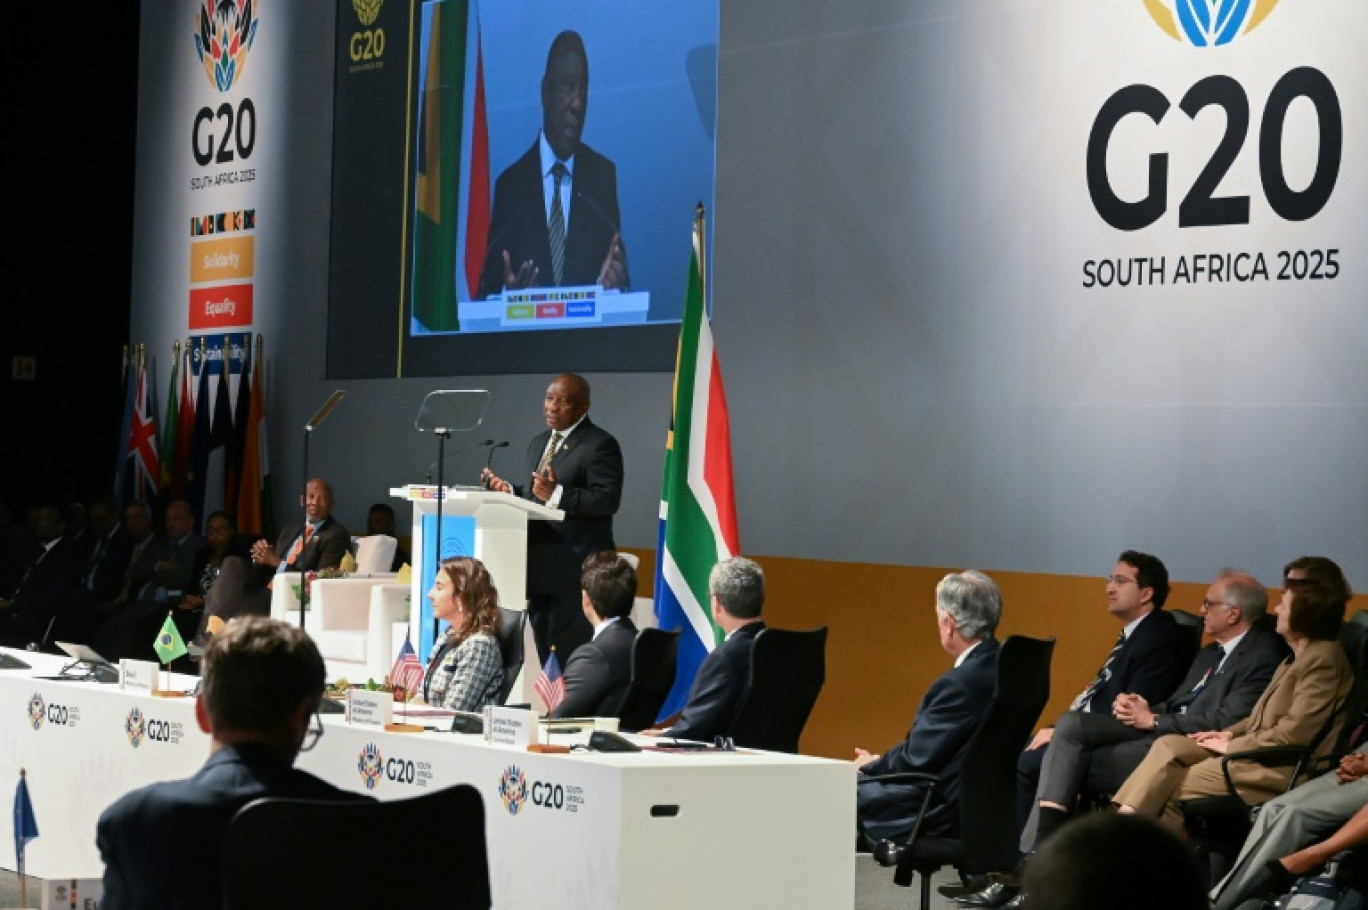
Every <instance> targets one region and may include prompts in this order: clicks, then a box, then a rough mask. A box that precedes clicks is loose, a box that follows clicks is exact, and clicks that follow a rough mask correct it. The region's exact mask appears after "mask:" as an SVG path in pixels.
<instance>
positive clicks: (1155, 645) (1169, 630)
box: [1017, 550, 1196, 827]
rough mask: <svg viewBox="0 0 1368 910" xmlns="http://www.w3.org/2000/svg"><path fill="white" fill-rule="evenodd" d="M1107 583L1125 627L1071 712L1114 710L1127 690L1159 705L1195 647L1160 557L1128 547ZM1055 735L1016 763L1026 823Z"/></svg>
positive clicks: (1048, 732) (1043, 737)
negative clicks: (1174, 611) (1172, 600)
mask: <svg viewBox="0 0 1368 910" xmlns="http://www.w3.org/2000/svg"><path fill="white" fill-rule="evenodd" d="M1106 582H1107V611H1108V612H1109V613H1111V614H1112V615H1113V616H1115V617H1116V618H1117V619H1118V620H1120V621H1121V623H1122V624H1123V628H1122V630H1121V634H1120V636H1118V637H1117V640H1116V644H1114V645H1113V646H1112V650H1111V653H1110V654H1108V655H1107V658H1106V660H1104V661H1103V662H1102V666H1101V668H1099V669H1098V671H1097V675H1096V676H1095V677H1093V681H1092V682H1090V683H1088V686H1087V688H1085V689H1084V690H1083V691H1082V692H1080V693H1079V694H1078V696H1077V697H1075V698H1074V700H1073V702H1072V704H1070V705H1069V710H1070V711H1087V712H1093V713H1101V714H1109V713H1111V708H1112V704H1113V703H1114V702H1115V701H1116V697H1117V696H1118V695H1121V694H1122V693H1130V694H1133V695H1139V696H1140V697H1142V698H1144V699H1145V701H1146V703H1147V704H1158V703H1159V702H1161V701H1163V700H1164V699H1166V698H1168V697H1169V696H1170V695H1171V694H1173V690H1174V689H1175V688H1177V686H1178V683H1179V682H1180V681H1182V678H1183V673H1184V672H1185V671H1186V670H1187V668H1188V665H1189V664H1190V663H1191V662H1192V656H1193V652H1194V651H1195V650H1196V649H1195V647H1194V646H1193V643H1192V639H1191V637H1190V636H1189V634H1188V633H1187V632H1186V631H1184V630H1183V629H1182V628H1180V627H1179V625H1178V623H1177V622H1176V621H1175V620H1174V618H1173V617H1172V616H1171V615H1170V614H1168V613H1166V612H1164V601H1166V600H1167V599H1168V594H1169V580H1168V569H1167V568H1165V566H1164V564H1163V563H1162V562H1160V561H1159V559H1158V557H1155V556H1151V555H1150V554H1148V553H1140V552H1138V551H1136V550H1127V551H1126V552H1124V553H1122V554H1121V556H1120V557H1119V558H1118V559H1117V562H1116V565H1115V567H1113V568H1112V572H1111V574H1110V575H1108V576H1107V578H1106ZM1053 734H1054V728H1053V727H1046V728H1044V729H1042V730H1040V731H1039V732H1038V733H1036V735H1035V737H1034V738H1033V739H1032V740H1031V743H1030V745H1028V746H1027V747H1026V751H1025V752H1023V753H1022V754H1021V758H1020V760H1019V761H1018V762H1017V793H1018V812H1019V819H1018V823H1019V824H1020V825H1022V826H1023V827H1024V826H1025V824H1026V820H1027V818H1028V817H1029V816H1030V814H1031V807H1032V806H1033V805H1034V803H1035V794H1036V787H1037V784H1038V783H1039V780H1040V766H1041V764H1042V762H1043V761H1044V759H1045V747H1046V746H1047V745H1049V743H1050V737H1051V736H1052V735H1053Z"/></svg>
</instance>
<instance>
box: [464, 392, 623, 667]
mask: <svg viewBox="0 0 1368 910" xmlns="http://www.w3.org/2000/svg"><path fill="white" fill-rule="evenodd" d="M542 414H543V416H544V418H545V420H546V427H547V429H546V431H545V432H542V433H539V434H538V435H536V436H534V437H533V438H532V441H531V443H529V444H528V446H527V462H526V464H527V474H526V475H524V476H526V477H527V483H526V484H525V485H524V484H515V483H511V482H509V481H507V480H504V479H503V478H502V477H499V476H498V475H496V474H494V473H493V472H492V471H490V470H489V469H488V468H485V469H484V471H483V472H482V474H481V476H480V481H481V483H483V484H484V485H485V486H486V487H487V488H489V489H491V490H496V491H499V492H503V493H511V494H513V495H514V496H525V497H526V498H528V499H531V500H532V501H533V502H540V503H544V504H545V505H548V506H550V507H551V508H553V509H560V510H561V511H563V512H564V513H565V519H564V520H563V521H534V522H532V523H531V525H530V526H529V527H528V530H527V614H528V619H529V620H530V621H531V623H532V635H533V638H535V639H536V642H537V654H538V657H539V659H540V661H541V662H545V661H546V658H547V655H548V654H550V653H551V648H552V646H553V645H554V646H555V648H556V653H557V654H558V655H559V657H560V659H561V660H562V661H564V660H566V659H567V658H569V657H570V655H572V654H573V653H574V652H575V649H576V648H578V647H579V646H580V645H582V644H584V643H585V642H586V641H588V640H589V638H590V635H591V634H592V632H593V629H592V627H591V626H590V624H589V622H588V620H586V619H585V618H584V612H583V610H582V609H581V608H580V588H579V581H580V568H581V566H583V565H584V560H585V559H587V558H588V557H589V556H590V555H591V554H594V553H598V552H600V551H602V550H613V549H616V546H615V545H614V542H613V516H614V515H615V514H616V513H617V510H618V504H619V503H620V502H621V501H622V449H621V447H620V446H619V445H618V441H617V440H616V439H614V438H613V435H612V434H611V433H609V432H608V431H607V430H604V429H603V428H601V427H599V426H597V425H595V424H594V422H593V421H591V420H590V419H589V383H588V382H587V381H585V379H584V377H583V376H579V375H576V374H574V373H565V374H562V375H560V376H557V377H556V378H555V379H554V380H552V382H551V385H550V386H548V387H547V389H546V398H545V400H544V402H543V405H542Z"/></svg>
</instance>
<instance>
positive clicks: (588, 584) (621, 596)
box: [551, 551, 637, 717]
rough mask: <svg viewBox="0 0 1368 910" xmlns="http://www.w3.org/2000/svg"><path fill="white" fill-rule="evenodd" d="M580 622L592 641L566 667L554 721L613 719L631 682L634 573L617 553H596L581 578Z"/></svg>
mask: <svg viewBox="0 0 1368 910" xmlns="http://www.w3.org/2000/svg"><path fill="white" fill-rule="evenodd" d="M580 590H581V594H580V597H581V600H582V606H583V608H584V616H585V618H586V619H588V620H589V622H590V623H591V624H593V626H594V638H593V640H592V641H590V642H589V643H587V644H585V645H582V646H580V648H579V649H578V650H576V651H575V653H574V654H572V655H571V656H570V659H569V660H568V661H566V664H565V699H564V700H563V701H562V702H561V703H560V704H559V705H557V706H556V710H554V711H552V712H551V716H552V717H586V716H593V717H614V716H616V715H617V711H618V707H619V706H620V705H621V704H622V697H623V696H624V695H625V694H627V685H628V683H630V682H631V681H632V647H633V645H635V644H636V637H637V627H636V626H635V625H634V624H633V623H632V618H631V615H630V614H631V612H632V602H633V601H634V600H635V598H636V570H634V569H633V568H632V566H631V563H629V562H627V560H625V559H623V558H622V557H621V556H619V555H618V554H617V553H614V552H611V551H608V552H603V553H595V554H594V555H593V556H590V557H589V558H588V559H586V560H585V561H584V571H583V573H582V574H581V575H580Z"/></svg>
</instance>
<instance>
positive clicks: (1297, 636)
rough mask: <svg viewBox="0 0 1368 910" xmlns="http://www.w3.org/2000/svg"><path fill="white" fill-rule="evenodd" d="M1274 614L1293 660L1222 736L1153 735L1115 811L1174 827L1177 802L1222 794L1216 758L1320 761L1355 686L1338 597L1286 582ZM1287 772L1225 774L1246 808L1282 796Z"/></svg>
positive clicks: (1235, 768)
mask: <svg viewBox="0 0 1368 910" xmlns="http://www.w3.org/2000/svg"><path fill="white" fill-rule="evenodd" d="M1277 615H1278V633H1279V634H1280V635H1282V636H1283V638H1285V639H1286V640H1287V643H1288V645H1290V646H1291V648H1292V657H1291V658H1290V659H1289V660H1288V661H1286V662H1284V663H1283V664H1282V665H1281V666H1279V667H1278V670H1277V672H1276V673H1274V675H1273V681H1272V682H1271V683H1269V685H1268V688H1267V689H1265V690H1264V693H1263V695H1262V696H1260V698H1259V701H1258V703H1257V704H1255V705H1254V709H1253V710H1252V711H1251V712H1250V713H1249V716H1248V717H1246V718H1245V719H1244V720H1242V721H1239V722H1237V723H1235V724H1233V725H1231V726H1229V727H1226V728H1225V729H1223V730H1204V731H1200V732H1197V733H1192V734H1190V735H1188V736H1180V735H1170V736H1163V737H1160V738H1159V740H1158V741H1157V742H1155V744H1154V746H1153V747H1152V748H1151V749H1150V750H1149V753H1148V754H1147V755H1146V756H1145V760H1144V761H1142V762H1141V763H1140V765H1139V767H1137V768H1136V769H1135V772H1134V773H1133V774H1131V776H1130V777H1129V778H1127V779H1126V782H1125V783H1124V784H1123V785H1122V786H1121V789H1120V790H1118V791H1117V793H1116V796H1115V797H1114V799H1113V802H1115V803H1116V804H1117V806H1118V807H1119V811H1121V812H1139V813H1141V814H1146V815H1155V816H1158V817H1159V818H1160V820H1161V821H1163V822H1166V823H1168V824H1171V825H1174V826H1179V825H1181V824H1182V814H1181V812H1180V810H1179V804H1180V803H1182V802H1184V801H1186V800H1190V799H1195V798H1197V797H1200V796H1213V795H1219V794H1223V793H1226V792H1227V787H1226V778H1225V774H1224V773H1223V771H1222V767H1221V756H1222V755H1225V754H1227V753H1229V752H1240V751H1244V750H1246V749H1257V748H1261V747H1263V746H1287V745H1301V746H1309V745H1313V744H1314V745H1315V746H1316V749H1315V753H1316V754H1318V755H1320V754H1324V753H1326V752H1327V751H1329V749H1330V748H1331V747H1332V746H1333V745H1334V742H1335V739H1336V737H1337V736H1338V735H1339V730H1340V728H1341V727H1342V726H1343V725H1344V716H1343V713H1342V712H1341V711H1340V708H1341V706H1342V705H1343V704H1344V701H1345V699H1346V698H1347V697H1348V695H1349V691H1350V689H1351V688H1352V687H1353V684H1354V673H1353V670H1352V668H1351V667H1350V666H1349V660H1348V658H1347V657H1346V656H1345V654H1344V648H1343V647H1342V646H1341V645H1340V643H1339V641H1338V639H1337V638H1336V636H1337V634H1338V632H1339V627H1340V624H1341V623H1342V622H1343V619H1344V599H1343V597H1342V596H1341V594H1340V592H1338V591H1333V590H1332V589H1331V588H1330V587H1329V586H1326V585H1323V584H1319V583H1316V582H1314V581H1298V580H1296V579H1292V578H1287V579H1284V586H1283V595H1282V600H1281V602H1280V603H1279V604H1278V607H1277ZM1322 733H1323V734H1324V736H1322ZM1318 737H1319V741H1317V738H1318ZM1291 774H1292V769H1291V768H1285V767H1264V766H1262V765H1258V764H1255V763H1253V762H1235V763H1233V764H1232V767H1231V768H1230V777H1231V780H1232V781H1233V783H1234V785H1235V787H1236V788H1237V789H1238V790H1239V792H1240V796H1241V798H1243V799H1244V800H1245V802H1247V803H1252V804H1257V803H1263V802H1266V801H1268V800H1270V799H1272V798H1273V797H1274V796H1277V795H1278V794H1279V793H1281V792H1283V791H1284V790H1286V789H1287V783H1288V780H1289V778H1290V776H1291Z"/></svg>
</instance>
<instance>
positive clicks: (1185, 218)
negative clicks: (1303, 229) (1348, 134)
mask: <svg viewBox="0 0 1368 910" xmlns="http://www.w3.org/2000/svg"><path fill="white" fill-rule="evenodd" d="M1302 98H1304V99H1306V100H1307V101H1309V102H1310V103H1311V105H1312V106H1313V107H1314V109H1315V112H1316V121H1317V126H1318V131H1317V132H1318V134H1319V143H1320V144H1319V146H1318V148H1317V149H1316V166H1315V172H1314V174H1313V175H1312V177H1311V182H1310V183H1309V184H1307V185H1306V187H1305V188H1303V189H1293V188H1292V187H1291V186H1289V185H1288V182H1287V172H1286V169H1285V167H1284V163H1283V131H1284V129H1285V127H1286V123H1287V112H1288V109H1289V108H1290V107H1291V106H1292V104H1293V102H1295V101H1297V100H1298V99H1302ZM1178 106H1179V108H1180V109H1181V110H1182V112H1183V113H1184V114H1186V115H1187V116H1188V119H1190V120H1195V119H1197V115H1198V114H1199V113H1201V112H1202V111H1203V110H1205V109H1206V108H1208V107H1212V106H1215V107H1219V108H1221V109H1222V110H1223V111H1224V113H1225V118H1226V130H1225V135H1224V136H1223V137H1222V138H1221V142H1220V143H1219V144H1218V145H1217V146H1216V150H1215V151H1214V152H1212V154H1211V158H1210V159H1209V160H1208V161H1207V163H1206V167H1204V168H1203V169H1202V172H1201V173H1200V174H1198V175H1197V179H1196V180H1195V181H1193V184H1192V186H1191V187H1189V188H1188V191H1187V194H1186V195H1185V196H1184V197H1183V201H1182V202H1181V203H1179V205H1178V226H1179V227H1180V228H1185V227H1208V226H1213V225H1226V224H1248V223H1249V196H1248V195H1237V196H1217V195H1216V190H1217V188H1218V187H1219V186H1220V185H1221V181H1222V180H1223V179H1224V178H1225V176H1226V172H1227V171H1229V170H1230V166H1231V165H1232V164H1233V163H1234V162H1235V158H1236V156H1237V155H1238V154H1239V152H1240V149H1241V147H1242V146H1243V145H1244V142H1245V139H1246V137H1247V135H1248V132H1249V125H1250V110H1249V96H1248V95H1246V94H1245V91H1244V89H1243V88H1242V87H1241V86H1240V83H1238V82H1236V81H1235V80H1234V79H1232V78H1231V77H1230V76H1208V77H1206V78H1205V79H1202V80H1200V81H1198V82H1197V83H1196V84H1195V85H1193V86H1192V87H1191V88H1190V89H1188V90H1187V92H1186V93H1185V94H1184V95H1183V98H1182V100H1181V101H1180V102H1179V103H1178ZM1169 107H1170V103H1169V99H1168V98H1167V97H1166V96H1165V95H1164V93H1163V92H1161V91H1160V90H1159V89H1157V88H1155V87H1154V86H1152V85H1144V84H1137V85H1128V86H1126V87H1125V88H1122V89H1119V90H1117V91H1116V92H1115V93H1114V94H1113V95H1112V96H1111V97H1110V98H1108V99H1107V100H1106V101H1105V102H1104V103H1103V104H1102V108H1101V110H1099V111H1098V112H1097V117H1096V118H1095V119H1094V120H1093V125H1092V129H1091V130H1090V131H1089V133H1088V155H1087V176H1088V194H1089V195H1090V196H1091V197H1092V203H1093V208H1095V209H1096V210H1097V214H1099V215H1101V216H1102V220H1103V221H1105V222H1107V224H1109V225H1111V226H1112V227H1114V228H1116V229H1117V230H1119V231H1137V230H1140V229H1141V228H1146V227H1149V226H1150V225H1152V224H1154V223H1155V222H1156V221H1158V220H1159V218H1160V217H1162V216H1163V215H1164V213H1165V212H1167V211H1168V204H1169V185H1168V172H1169V156H1168V153H1166V152H1156V153H1154V154H1151V155H1150V156H1149V170H1148V183H1147V186H1146V191H1145V196H1144V198H1142V199H1139V200H1137V201H1134V202H1131V201H1127V200H1124V199H1122V198H1121V197H1120V196H1118V195H1117V194H1116V191H1115V190H1114V189H1113V188H1112V185H1111V179H1110V176H1109V175H1108V173H1107V148H1108V146H1109V145H1110V142H1111V137H1112V134H1113V133H1114V132H1115V131H1116V127H1117V125H1118V124H1120V123H1121V121H1122V120H1123V119H1125V118H1126V117H1128V116H1130V115H1132V114H1142V115H1144V116H1146V117H1148V118H1149V119H1150V120H1151V121H1153V122H1154V124H1155V126H1160V125H1162V124H1163V121H1164V118H1165V116H1166V115H1167V114H1168V112H1169ZM1343 150H1344V121H1343V116H1342V114H1341V112H1340V103H1339V96H1338V95H1337V94H1336V93H1335V87H1334V85H1332V84H1331V82H1330V80H1329V79H1328V78H1327V77H1326V75H1325V74H1324V73H1322V72H1321V71H1320V70H1318V69H1316V68H1314V67H1310V66H1301V67H1297V68H1296V69H1294V70H1291V71H1290V72H1288V73H1286V74H1285V75H1284V76H1283V77H1282V78H1281V79H1279V80H1278V82H1277V84H1276V85H1274V86H1273V91H1272V92H1270V93H1269V96H1268V101H1267V102H1266V103H1265V104H1264V109H1263V115H1262V117H1261V118H1260V121H1259V179H1260V182H1261V183H1262V184H1263V192H1264V198H1265V199H1267V200H1268V204H1269V206H1270V207H1271V208H1272V209H1273V211H1274V212H1276V213H1277V214H1278V215H1279V216H1280V217H1282V218H1283V219H1284V220H1286V221H1306V220H1307V219H1309V218H1311V217H1313V216H1315V215H1316V214H1317V213H1318V212H1319V211H1320V210H1321V209H1323V208H1324V207H1325V204H1326V203H1327V202H1329V201H1330V196H1331V194H1332V193H1333V192H1334V189H1335V182H1336V181H1337V180H1338V179H1339V170H1340V160H1341V157H1342V155H1343Z"/></svg>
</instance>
